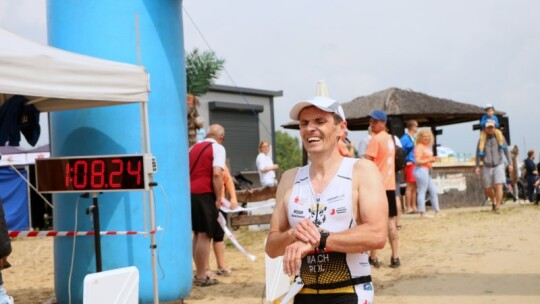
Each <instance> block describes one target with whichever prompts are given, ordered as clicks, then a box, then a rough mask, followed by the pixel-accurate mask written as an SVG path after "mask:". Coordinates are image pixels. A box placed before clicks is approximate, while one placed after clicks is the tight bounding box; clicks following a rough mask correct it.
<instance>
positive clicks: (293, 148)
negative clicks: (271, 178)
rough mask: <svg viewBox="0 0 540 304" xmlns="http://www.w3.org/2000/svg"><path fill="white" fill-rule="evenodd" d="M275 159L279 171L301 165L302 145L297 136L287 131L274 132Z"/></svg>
mask: <svg viewBox="0 0 540 304" xmlns="http://www.w3.org/2000/svg"><path fill="white" fill-rule="evenodd" d="M276 161H277V163H278V164H279V169H280V171H281V172H285V171H287V170H289V169H291V168H294V167H298V166H301V165H302V147H301V146H300V141H299V140H298V138H296V137H293V136H291V135H289V134H288V133H287V132H282V131H277V132H276Z"/></svg>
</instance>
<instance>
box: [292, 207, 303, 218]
mask: <svg viewBox="0 0 540 304" xmlns="http://www.w3.org/2000/svg"><path fill="white" fill-rule="evenodd" d="M291 217H294V218H301V219H303V218H305V216H304V211H303V210H297V209H294V210H293V212H292V214H291Z"/></svg>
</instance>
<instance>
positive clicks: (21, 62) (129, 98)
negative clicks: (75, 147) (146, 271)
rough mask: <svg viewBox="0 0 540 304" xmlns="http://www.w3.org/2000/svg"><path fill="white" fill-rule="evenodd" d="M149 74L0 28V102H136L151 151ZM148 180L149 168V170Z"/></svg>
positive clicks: (54, 106)
mask: <svg viewBox="0 0 540 304" xmlns="http://www.w3.org/2000/svg"><path fill="white" fill-rule="evenodd" d="M149 80H150V78H149V75H148V73H147V72H146V69H145V68H144V67H141V66H136V65H131V64H126V63H120V62H115V61H109V60H104V59H99V58H94V57H90V56H85V55H81V54H76V53H70V52H67V51H64V50H61V49H57V48H53V47H50V46H46V45H42V44H39V43H35V42H32V41H29V40H26V39H24V38H21V37H19V36H17V35H15V34H13V33H11V32H9V31H7V30H5V29H2V28H0V106H2V104H3V103H4V102H6V101H7V100H8V99H9V97H11V96H12V95H22V96H25V97H26V98H27V99H28V100H29V102H28V103H27V104H34V106H35V107H36V108H37V109H38V110H39V111H41V112H52V111H61V110H75V109H84V108H93V107H103V106H112V105H121V104H129V103H139V104H140V105H141V111H140V112H141V117H140V120H141V131H142V140H143V143H142V148H143V153H144V154H148V155H150V154H151V152H150V137H149V126H148V106H147V102H148V94H149V92H150V82H149ZM148 181H149V182H152V181H153V173H149V178H148ZM148 198H149V200H148V203H149V218H150V229H151V230H152V231H154V230H155V229H156V223H155V206H154V195H153V188H150V190H149V195H148ZM150 238H151V240H150V242H151V246H150V248H151V251H152V254H151V255H152V271H153V283H154V303H158V302H159V300H158V287H157V268H156V267H157V257H156V249H155V248H156V239H155V234H154V233H152V234H151V236H150Z"/></svg>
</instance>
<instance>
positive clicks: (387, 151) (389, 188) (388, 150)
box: [365, 110, 401, 268]
mask: <svg viewBox="0 0 540 304" xmlns="http://www.w3.org/2000/svg"><path fill="white" fill-rule="evenodd" d="M369 117H370V118H369V127H370V128H371V131H372V132H373V135H372V136H371V140H370V141H369V144H368V147H367V150H366V153H365V157H366V159H369V160H372V161H373V162H374V163H375V165H376V166H377V168H378V169H379V172H380V173H381V176H382V178H383V185H384V187H385V190H386V199H387V201H388V241H389V242H390V247H391V248H392V256H391V258H390V267H392V268H397V267H399V266H400V265H401V262H400V260H399V256H398V240H399V236H398V231H397V222H396V220H397V216H398V209H397V202H396V176H395V163H394V161H395V156H396V155H395V154H396V147H395V145H394V140H392V135H390V134H388V133H387V132H386V121H387V116H386V113H385V112H384V111H381V110H374V111H373V112H371V114H370V115H369ZM369 262H370V263H371V265H373V267H375V268H379V267H380V263H379V260H378V259H377V251H376V250H372V251H371V252H370V254H369Z"/></svg>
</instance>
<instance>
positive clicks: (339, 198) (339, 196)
mask: <svg viewBox="0 0 540 304" xmlns="http://www.w3.org/2000/svg"><path fill="white" fill-rule="evenodd" d="M344 197H345V194H339V195H336V196H333V197H330V198H328V200H327V202H328V203H329V204H331V203H335V202H338V201H342V200H343V198H344Z"/></svg>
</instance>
